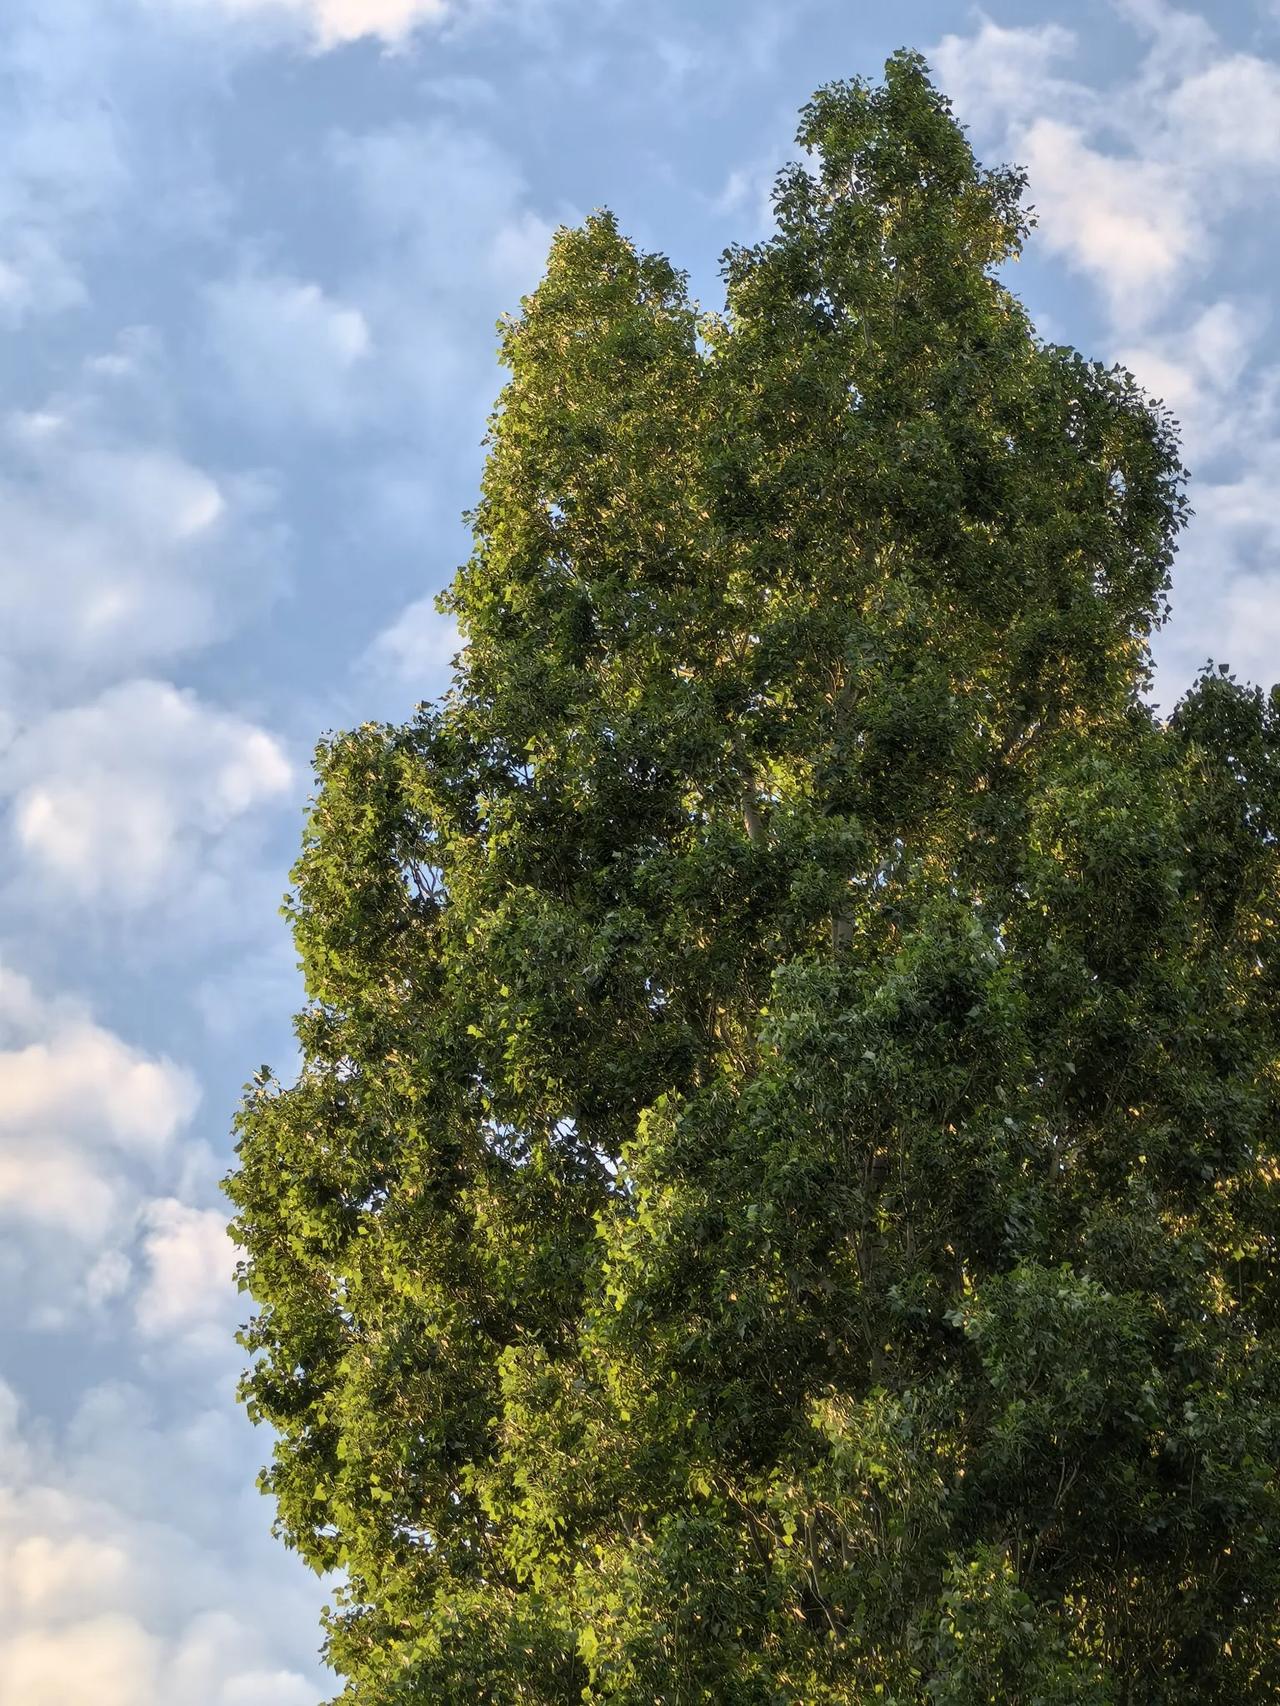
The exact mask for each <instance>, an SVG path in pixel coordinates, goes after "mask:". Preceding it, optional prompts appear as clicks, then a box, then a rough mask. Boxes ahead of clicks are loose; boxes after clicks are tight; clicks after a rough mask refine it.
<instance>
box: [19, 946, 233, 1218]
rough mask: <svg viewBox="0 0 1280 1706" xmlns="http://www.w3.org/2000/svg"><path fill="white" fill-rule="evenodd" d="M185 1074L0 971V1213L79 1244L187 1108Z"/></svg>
mask: <svg viewBox="0 0 1280 1706" xmlns="http://www.w3.org/2000/svg"><path fill="white" fill-rule="evenodd" d="M198 1100H199V1093H198V1090H197V1087H196V1084H195V1081H194V1080H193V1079H192V1077H191V1076H190V1074H189V1073H187V1072H185V1071H184V1070H183V1069H182V1068H180V1067H178V1066H176V1065H175V1064H174V1063H173V1062H172V1061H170V1060H167V1059H165V1058H163V1057H155V1056H152V1055H148V1054H146V1053H144V1052H143V1051H142V1050H140V1049H137V1048H135V1047H133V1046H132V1045H130V1044H129V1043H126V1042H125V1041H123V1040H122V1039H121V1038H120V1037H118V1036H117V1035H116V1034H115V1033H114V1032H112V1031H109V1030H107V1029H106V1028H105V1027H103V1026H102V1025H99V1024H98V1023H97V1022H96V1021H95V1020H94V1019H93V1018H92V1017H91V1015H90V1014H89V1013H88V1012H87V1011H86V1009H85V1008H84V1007H82V1006H81V1005H80V1004H79V1003H77V1002H74V1001H69V1000H46V999H42V998H41V997H40V996H39V995H37V993H36V991H35V989H34V988H33V986H32V985H31V984H30V983H29V982H28V981H27V979H25V978H23V977H22V976H20V975H19V974H18V973H16V972H14V971H12V970H10V969H8V968H6V967H2V966H0V1215H2V1216H3V1217H4V1218H5V1219H6V1220H7V1221H9V1223H10V1225H13V1224H14V1223H15V1222H16V1223H23V1222H26V1223H33V1222H34V1223H36V1224H37V1225H40V1226H43V1227H45V1228H48V1229H53V1230H55V1231H56V1232H57V1233H58V1234H59V1235H61V1236H63V1237H69V1238H70V1239H72V1240H75V1241H79V1242H82V1243H86V1244H91V1243H93V1242H95V1241H101V1240H103V1239H105V1238H106V1237H108V1236H109V1235H110V1234H111V1232H112V1229H113V1225H114V1222H115V1217H116V1216H117V1215H118V1214H119V1213H120V1212H121V1210H122V1208H123V1203H124V1198H125V1186H124V1182H125V1179H126V1178H127V1176H128V1174H129V1171H130V1165H131V1164H141V1165H142V1166H144V1167H148V1166H149V1167H154V1166H155V1165H156V1164H157V1162H158V1161H159V1160H160V1159H161V1157H162V1156H163V1154H164V1152H165V1151H166V1149H167V1148H168V1146H169V1145H170V1143H171V1142H172V1140H173V1138H174V1136H175V1134H176V1133H177V1132H178V1131H179V1130H180V1128H181V1127H182V1126H183V1125H185V1124H186V1122H187V1121H188V1120H189V1119H190V1118H191V1116H192V1114H193V1113H194V1111H195V1108H196V1104H197V1101H198Z"/></svg>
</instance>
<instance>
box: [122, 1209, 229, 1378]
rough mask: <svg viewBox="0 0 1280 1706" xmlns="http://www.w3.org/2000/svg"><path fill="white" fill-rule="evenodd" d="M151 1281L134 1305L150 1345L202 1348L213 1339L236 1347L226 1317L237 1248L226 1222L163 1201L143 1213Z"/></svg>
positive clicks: (217, 1213) (204, 1211) (214, 1213)
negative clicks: (165, 1343) (161, 1343)
mask: <svg viewBox="0 0 1280 1706" xmlns="http://www.w3.org/2000/svg"><path fill="white" fill-rule="evenodd" d="M143 1225H144V1227H145V1231H144V1234H143V1239H142V1248H143V1254H144V1259H145V1261H146V1264H147V1269H148V1273H147V1281H146V1284H145V1285H144V1287H143V1289H142V1291H141V1292H140V1293H139V1295H138V1298H137V1302H136V1305H135V1313H136V1320H137V1324H138V1328H139V1330H140V1331H141V1333H142V1334H143V1335H144V1337H146V1338H149V1339H169V1340H172V1339H184V1340H187V1341H188V1342H189V1343H191V1344H192V1345H193V1348H203V1346H204V1344H205V1343H206V1342H207V1340H208V1338H210V1337H212V1338H213V1339H215V1340H216V1342H217V1345H218V1346H219V1347H220V1348H224V1349H225V1348H226V1347H227V1346H229V1345H230V1344H231V1332H230V1328H229V1325H228V1319H227V1311H228V1306H229V1305H230V1304H231V1302H232V1300H233V1299H234V1298H235V1297H236V1296H237V1293H236V1292H235V1290H234V1287H233V1285H232V1276H233V1273H234V1270H235V1246H234V1245H233V1244H232V1242H231V1240H230V1238H229V1237H228V1235H227V1216H226V1214H225V1213H223V1212H220V1211H219V1210H217V1209H201V1208H191V1207H190V1206H189V1205H188V1204H186V1203H183V1202H179V1201H178V1200H177V1199H176V1198H174V1197H162V1198H158V1199H156V1200H155V1201H153V1202H150V1203H148V1204H147V1206H146V1208H145V1210H144V1211H143Z"/></svg>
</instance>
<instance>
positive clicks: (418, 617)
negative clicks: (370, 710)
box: [365, 598, 462, 699]
mask: <svg viewBox="0 0 1280 1706" xmlns="http://www.w3.org/2000/svg"><path fill="white" fill-rule="evenodd" d="M461 647H462V636H461V635H460V634H459V632H458V625H457V623H456V622H455V621H454V619H453V617H452V616H442V615H441V614H440V612H439V611H438V610H437V609H436V601H435V599H434V598H419V599H417V600H415V601H414V603H412V604H410V605H408V606H406V608H405V609H404V610H402V611H401V612H400V614H399V616H397V618H396V620H395V621H394V622H393V623H392V624H391V626H390V627H389V628H385V629H384V630H383V631H382V633H381V634H379V635H378V637H377V639H375V640H374V642H373V644H372V646H370V648H369V650H368V652H367V654H366V656H365V665H366V667H367V668H368V669H369V671H370V672H372V673H376V674H379V675H387V674H389V675H391V676H392V677H393V678H394V679H395V681H396V682H397V684H398V685H402V686H406V687H411V688H413V689H414V691H415V692H416V693H417V695H418V697H419V698H421V699H431V698H434V697H435V695H436V694H438V693H440V692H441V691H442V690H443V689H444V688H445V687H447V686H448V684H449V677H450V674H451V666H452V663H453V658H454V655H455V653H457V652H458V651H459V650H461Z"/></svg>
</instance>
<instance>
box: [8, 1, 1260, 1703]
mask: <svg viewBox="0 0 1280 1706" xmlns="http://www.w3.org/2000/svg"><path fill="white" fill-rule="evenodd" d="M1210 12H1211V13H1212V15H1210ZM903 45H907V46H911V47H915V48H918V49H920V50H921V51H923V52H924V53H925V54H926V56H927V58H928V59H929V62H930V64H931V66H932V69H933V73H934V75H935V77H936V79H937V81H938V82H939V83H940V84H941V85H942V87H943V88H945V89H946V90H947V91H948V93H949V94H950V95H951V96H952V98H953V100H954V102H955V105H956V109H957V111H958V113H959V116H960V117H961V118H962V119H963V120H964V122H965V123H966V124H967V125H968V126H969V128H970V130H971V133H972V136H973V139H974V142H975V144H976V146H977V149H978V152H979V154H980V156H981V157H982V158H983V159H984V160H986V161H988V162H992V163H994V162H996V161H998V160H1000V159H1008V160H1012V161H1016V162H1018V163H1020V164H1021V165H1023V166H1025V167H1026V168H1027V170H1028V173H1029V177H1030V199H1031V201H1032V202H1033V203H1034V205H1035V207H1036V208H1037V210H1038V215H1039V226H1038V230H1037V232H1036V233H1035V234H1034V235H1033V237H1032V239H1031V242H1030V244H1029V247H1028V253H1027V255H1026V257H1025V258H1024V260H1023V261H1022V262H1021V263H1020V265H1019V267H1018V268H1017V270H1016V272H1014V274H1013V275H1012V277H1011V280H1010V282H1011V284H1012V285H1013V287H1014V289H1015V290H1016V291H1017V292H1018V294H1019V295H1020V296H1021V297H1022V298H1023V300H1024V301H1025V302H1026V304H1027V306H1028V307H1029V308H1030V310H1031V312H1032V314H1033V316H1034V318H1035V320H1036V322H1037V324H1038V325H1039V327H1040V330H1041V332H1042V333H1043V334H1044V335H1045V336H1046V337H1049V338H1052V339H1058V340H1062V341H1064V342H1070V343H1073V344H1076V345H1078V346H1079V347H1080V348H1081V349H1082V350H1083V351H1084V352H1085V353H1086V354H1087V355H1090V356H1097V357H1100V358H1102V359H1105V360H1108V361H1110V360H1118V361H1122V362H1123V363H1124V364H1125V365H1127V366H1128V367H1129V368H1131V369H1132V370H1133V371H1134V372H1135V373H1136V374H1137V376H1138V377H1139V378H1140V379H1141V380H1142V381H1143V383H1144V384H1145V385H1146V386H1147V387H1148V389H1149V390H1150V391H1151V392H1152V393H1153V394H1155V395H1157V396H1160V397H1162V398H1164V399H1165V400H1166V401H1167V402H1168V403H1169V405H1170V406H1171V408H1172V409H1173V410H1174V412H1175V413H1176V414H1177V415H1178V417H1179V418H1180V420H1181V422H1182V424H1183V432H1184V449H1185V456H1186V460H1187V462H1188V465H1189V466H1190V468H1191V471H1192V483H1191V501H1192V504H1193V506H1194V509H1195V511H1196V514H1195V517H1194V519H1193V521H1192V523H1191V526H1190V528H1189V530H1188V532H1187V534H1186V536H1185V539H1184V543H1183V547H1182V551H1181V553H1180V557H1179V562H1178V566H1177V570H1176V573H1175V579H1174V592H1173V602H1174V610H1175V615H1174V619H1173V621H1172V622H1171V624H1170V626H1169V628H1168V629H1167V631H1166V632H1165V633H1164V634H1163V635H1162V636H1161V637H1160V640H1159V642H1158V646H1157V657H1158V660H1159V675H1158V685H1157V692H1158V695H1159V697H1160V699H1161V701H1162V702H1164V703H1171V702H1172V700H1173V699H1174V698H1175V697H1176V696H1177V693H1178V692H1179V691H1180V689H1181V687H1182V686H1183V685H1185V684H1186V683H1187V682H1188V681H1189V680H1190V679H1191V677H1192V676H1193V675H1194V673H1195V672H1196V670H1197V669H1198V668H1199V667H1200V666H1201V665H1202V664H1203V663H1204V662H1205V661H1206V660H1207V659H1209V658H1212V659H1214V660H1215V661H1220V662H1226V663H1229V664H1230V665H1231V666H1232V667H1233V668H1234V669H1235V670H1236V671H1237V673H1238V674H1240V675H1241V676H1243V677H1246V678H1249V679H1254V680H1259V681H1263V682H1265V683H1267V684H1269V683H1270V682H1271V681H1272V679H1273V678H1274V677H1275V676H1276V675H1277V674H1280V498H1278V497H1277V495H1276V494H1277V492H1280V329H1278V327H1277V323H1276V303H1275V292H1274V289H1273V287H1272V284H1271V280H1272V278H1273V276H1274V267H1275V261H1276V253H1275V248H1276V245H1275V237H1274V231H1275V229H1276V215H1277V203H1278V201H1280V193H1278V192H1280V8H1277V7H1276V6H1275V5H1272V6H1271V7H1268V6H1267V5H1266V4H1257V5H1252V4H1244V3H1235V0H1220V3H1218V4H1216V5H1215V6H1214V7H1213V8H1211V9H1209V8H1206V9H1205V11H1203V12H1199V13H1197V12H1192V11H1180V10H1177V9H1175V8H1174V7H1172V6H1167V5H1164V4H1162V3H1160V0H1111V3H1104V0H1079V3H1076V4H1072V5H1070V6H1068V5H1066V4H1065V3H1062V0H1059V4H1057V5H1056V6H1043V5H1035V4H1013V3H1010V4H1004V5H996V4H993V5H992V6H991V8H990V10H989V11H987V12H980V11H977V10H969V9H964V8H960V7H957V6H949V5H941V4H925V3H922V0H897V3H895V4H893V5H888V4H885V3H881V0H871V3H869V4H866V5H861V6H857V7H854V6H850V5H847V4H844V3H841V0H786V3H782V0H773V3H771V4H770V3H764V0H761V3H755V0H706V3H703V4H696V5H692V6H691V5H688V4H685V3H680V0H631V3H630V4H623V3H621V0H272V3H268V0H40V3H38V4H37V3H36V0H11V3H10V4H9V5H7V6H6V7H5V9H4V21H3V23H0V87H2V88H3V94H4V112H5V122H6V132H5V146H4V147H3V148H2V149H0V336H2V337H3V348H4V352H5V374H4V384H3V391H2V393H0V813H2V814H3V825H2V827H0V834H2V835H3V837H4V847H5V857H4V859H3V862H2V863H0V1216H2V1217H3V1222H4V1235H3V1239H2V1240H0V1272H2V1274H3V1281H4V1287H5V1295H6V1309H5V1311H4V1325H3V1328H2V1329H0V1332H2V1333H3V1350H2V1352H0V1604H3V1606H4V1608H5V1614H4V1619H3V1625H4V1626H3V1628H2V1629H0V1706H79V1703H80V1702H84V1703H85V1706H88V1703H90V1702H92V1706H312V1703H314V1702H315V1701H317V1700H318V1699H320V1698H322V1697H323V1695H324V1694H325V1693H326V1692H327V1691H331V1689H330V1688H329V1683H328V1682H327V1681H326V1679H325V1677H324V1676H323V1675H322V1673H321V1672H320V1670H319V1668H318V1666H317V1664H316V1661H315V1658H314V1653H315V1648H316V1644H317V1631H316V1612H317V1608H318V1606H319V1604H320V1603H321V1601H322V1600H323V1598H324V1587H323V1584H320V1583H317V1582H316V1581H315V1580H314V1579H313V1578H311V1577H310V1576H308V1575H307V1573H306V1572H305V1571H304V1570H302V1569H301V1567H300V1566H298V1564H297V1563H296V1562H295V1561H294V1560H292V1559H291V1558H290V1557H288V1556H287V1555H286V1554H285V1553H284V1552H283V1551H281V1550H280V1549H279V1548H278V1547H277V1546H276V1545H275V1544H274V1543H273V1542H272V1541H271V1539H270V1536H269V1532H268V1529H269V1521H270V1511H269V1508H268V1506H267V1505H266V1503H265V1502H264V1501H263V1500H262V1499H261V1498H260V1497H259V1496H258V1495H257V1493H256V1492H255V1491H254V1487H253V1475H254V1471H255V1469H256V1467H257V1465H258V1464H259V1463H260V1462H261V1461H262V1460H263V1458H264V1456H265V1454H266V1450H267V1441H266V1439H264V1438H255V1437H254V1436H253V1434H252V1431H251V1430H250V1428H249V1427H248V1425H247V1423H246V1422H245V1421H244V1419H243V1417H242V1416H241V1415H240V1413H239V1412H238V1411H237V1409H236V1407H235V1404H234V1401H233V1396H232V1394H233V1388H234V1383H235V1376H236V1372H237V1369H238V1366H239V1361H240V1353H239V1352H238V1351H237V1350H236V1348H235V1346H234V1344H233V1342H232V1332H233V1330H234V1327H235V1324H236V1322H237V1321H238V1320H239V1319H240V1318H241V1316H242V1315H243V1313H244V1312H245V1309H246V1307H247V1306H246V1305H245V1304H244V1303H243V1302H242V1301H241V1300H240V1299H238V1298H237V1297H236V1294H235V1292H234V1289H233V1287H232V1284H231V1278H230V1275H231V1268H232V1262H233V1253H232V1251H231V1248H230V1246H229V1244H228V1242H227V1240H226V1237H225V1234H224V1231H223V1228H224V1226H225V1223H226V1220H227V1218H228V1210H227V1208H226V1206H225V1205H224V1203H223V1202H222V1200H221V1199H220V1197H219V1194H218V1189H217V1181H218V1179H219V1177H220V1175H221V1174H222V1173H223V1172H224V1171H225V1168H226V1165H227V1161H228V1158H229V1137H228V1135H227V1134H228V1126H229V1121H230V1116H231V1112H232V1109H233V1106H234V1103H235V1101H236V1098H237V1095H238V1091H239V1086H240V1084H241V1083H242V1082H243V1080H244V1079H246V1078H247V1077H248V1076H249V1074H250V1073H251V1072H252V1071H253V1070H254V1068H255V1067H256V1066H257V1065H258V1063H259V1062H260V1061H265V1062H269V1063H270V1064H271V1065H272V1066H273V1067H274V1068H275V1069H276V1070H277V1071H278V1072H279V1073H280V1074H281V1075H282V1076H287V1075H288V1073H289V1069H290V1064H291V1061H292V1058H293V1042H292V1038H291V1034H290V1030H289V1024H288V1019H289V1014H290V1013H291V1011H292V1010H293V1009H294V1007H295V1006H296V1005H297V1004H298V999H299V993H300V992H299V988H298V983H297V976H296V972H295V970H294V967H293V953H292V949H291V947H290V944H289V941H288V937H287V933H286V930H285V927H284V926H283V924H282V923H281V921H280V920H279V918H278V916H277V906H278V903H279V899H280V895H281V892H282V890H283V888H284V886H285V881H286V872H287V869H288V866H289V864H290V863H291V862H292V858H293V856H294V852H295V849H296V846H297V842H298V836H299V831H300V811H301V806H302V804H303V802H304V800H305V798H306V794H307V788H308V757H309V752H310V748H311V746H312V745H313V743H314V740H315V739H316V737H317V736H318V735H319V734H320V733H321V732H322V731H324V730H325V729H329V728H335V727H342V726H345V725H347V724H351V723H355V722H360V721H363V720H366V719H368V718H377V717H388V718H402V717H404V716H406V715H407V714H408V713H409V711H410V710H411V708H412V706H413V704H414V703H415V701H417V700H418V699H420V698H423V697H427V696H430V695H432V694H434V693H435V692H437V691H438V690H439V689H440V688H441V687H442V686H443V684H444V682H445V680H446V679H447V675H448V663H449V658H450V655H451V653H452V651H453V649H454V643H455V642H454V636H453V634H452V632H451V630H450V628H449V625H448V623H447V622H446V620H445V619H444V618H442V617H441V616H439V615H438V614H437V613H436V612H435V610H434V607H433V603H432V596H433V594H434V593H435V591H436V590H437V589H438V588H439V587H440V586H441V585H443V584H444V583H445V582H446V581H447V580H448V579H449V577H450V576H451V574H452V571H453V569H454V566H455V565H456V563H457V562H458V561H459V560H460V559H461V558H462V557H463V556H464V555H465V549H466V541H465V535H464V532H463V529H462V526H461V523H460V521H459V514H460V512H461V511H462V510H463V509H464V508H465V507H466V506H467V505H468V504H469V503H470V502H471V501H472V499H473V497H474V491H475V484H476V479H477V475H478V471H479V466H480V459H481V454H482V452H481V448H480V440H481V437H482V435H483V430H484V420H485V416H486V414H487V412H488V409H489V407H490V404H491V401H492V398H493V396H494V394H495V392H496V390H497V388H498V384H499V382H500V375H499V372H498V370H497V368H496V366H495V363H494V345H495V336H494V331H493V324H494V321H495V319H496V318H497V316H498V314H499V313H500V312H501V311H503V310H504V309H509V308H513V307H515V306H516V304H517V302H518V299H519V296H520V294H521V292H522V291H524V290H526V289H528V288H529V287H531V286H532V284H533V283H534V282H535V280H536V279H537V276H538V274H539V271H540V268H541V265H542V261H543V259H544V257H545V253H546V249H547V245H548V242H549V239H550V235H551V232H552V230H553V229H554V228H555V227H556V226H557V225H558V224H561V223H575V222H578V221H580V220H581V219H583V218H584V217H585V216H586V214H587V213H588V212H589V211H590V210H591V209H592V208H593V207H594V206H597V205H601V204H605V205H608V206H610V207H612V208H613V210H614V211H615V212H616V214H617V216H618V219H619V222H620V224H621V226H622V228H623V230H624V231H626V232H628V233H629V234H630V235H632V236H633V237H634V238H635V239H636V240H637V241H638V242H639V243H640V244H641V245H642V246H644V247H649V248H658V249H661V250H663V251H665V252H667V253H668V254H670V255H671V257H672V259H673V260H674V261H675V262H676V263H677V264H678V265H681V266H685V267H687V268H688V269H689V271H690V274H691V277H692V282H693V287H694V290H695V292H696V293H697V294H698V295H699V296H700V297H701V299H702V300H703V301H704V302H705V303H706V304H708V305H709V306H713V305H716V304H717V303H718V301H719V299H720V291H719V282H718V276H717V261H718V256H719V254H720V252H721V250H722V249H723V248H724V247H725V246H726V245H727V244H728V243H730V242H731V241H735V240H741V241H751V240H754V239H755V238H757V237H759V236H761V235H762V234H763V233H764V232H765V230H766V229H767V225H768V192H769V186H770V183H771V180H772V177H773V174H774V172H775V170H776V169H777V167H778V166H779V165H780V164H781V163H782V162H783V161H784V160H785V159H787V158H788V157H789V155H790V154H791V152H792V143H791V137H792V134H793V130H794V125H795V113H796V110H797V109H798V107H799V106H800V105H801V103H802V102H803V101H804V100H805V99H806V97H807V96H808V95H809V94H810V93H811V92H812V90H813V89H814V88H815V87H816V86H817V85H818V84H820V83H823V82H825V81H828V80H830V79H832V78H835V77H841V76H848V75H853V74H857V73H862V74H868V75H875V74H876V73H877V72H878V70H879V67H880V65H881V64H882V62H883V60H884V58H885V56H886V55H887V54H888V53H889V52H891V51H892V50H893V49H894V48H896V47H899V46H903Z"/></svg>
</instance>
